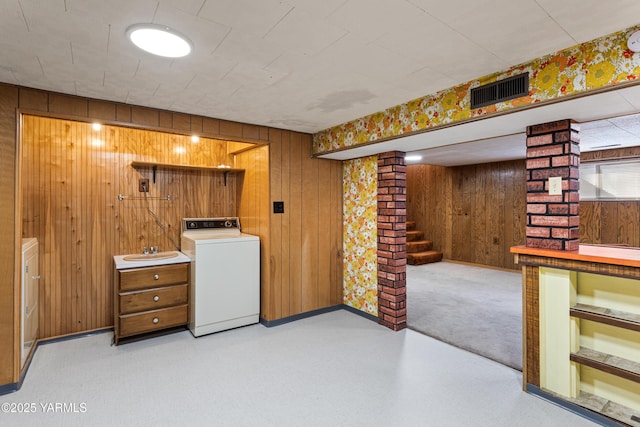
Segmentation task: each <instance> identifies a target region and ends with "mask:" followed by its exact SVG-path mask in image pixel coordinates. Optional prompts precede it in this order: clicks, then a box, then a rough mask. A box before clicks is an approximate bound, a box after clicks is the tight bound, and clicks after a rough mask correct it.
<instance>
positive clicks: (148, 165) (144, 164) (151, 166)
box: [131, 161, 244, 186]
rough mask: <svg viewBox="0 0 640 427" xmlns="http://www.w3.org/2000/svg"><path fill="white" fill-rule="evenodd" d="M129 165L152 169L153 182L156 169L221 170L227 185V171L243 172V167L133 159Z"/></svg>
mask: <svg viewBox="0 0 640 427" xmlns="http://www.w3.org/2000/svg"><path fill="white" fill-rule="evenodd" d="M131 166H132V167H134V168H136V169H151V170H152V171H153V183H154V184H155V182H156V172H157V171H158V169H164V170H189V171H207V172H222V173H223V174H224V185H225V186H226V185H227V174H228V173H239V172H244V169H235V168H227V167H218V166H193V165H177V164H172V163H157V162H140V161H133V162H131Z"/></svg>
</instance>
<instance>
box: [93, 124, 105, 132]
mask: <svg viewBox="0 0 640 427" xmlns="http://www.w3.org/2000/svg"><path fill="white" fill-rule="evenodd" d="M91 128H92V129H93V130H95V131H96V132H98V131H99V130H100V129H102V125H101V124H100V123H93V124H92V125H91Z"/></svg>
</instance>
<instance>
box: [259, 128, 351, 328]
mask: <svg viewBox="0 0 640 427" xmlns="http://www.w3.org/2000/svg"><path fill="white" fill-rule="evenodd" d="M310 153H311V136H310V135H306V134H299V133H294V132H288V131H277V130H275V131H273V132H270V133H269V163H270V166H271V168H270V170H271V172H270V177H269V178H270V187H271V198H270V207H271V203H272V202H273V201H282V202H284V214H274V213H272V211H271V210H270V212H271V213H270V220H269V222H270V224H271V233H270V239H271V253H270V260H269V269H270V270H269V278H268V280H267V282H266V283H265V284H264V286H265V287H263V292H264V293H265V295H264V298H265V299H264V301H263V307H262V310H263V313H262V314H263V318H264V319H266V320H274V319H280V318H284V317H287V316H293V315H295V314H300V313H304V312H308V311H311V310H315V309H319V308H325V307H329V306H332V305H336V304H340V303H342V162H339V161H335V160H325V159H315V158H312V157H311V156H310Z"/></svg>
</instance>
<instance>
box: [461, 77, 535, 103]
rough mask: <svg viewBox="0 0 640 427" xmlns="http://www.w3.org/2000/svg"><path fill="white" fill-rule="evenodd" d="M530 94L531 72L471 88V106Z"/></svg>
mask: <svg viewBox="0 0 640 427" xmlns="http://www.w3.org/2000/svg"><path fill="white" fill-rule="evenodd" d="M527 95H529V73H523V74H518V75H517V76H513V77H509V78H507V79H504V80H499V81H497V82H493V83H489V84H486V85H484V86H478V87H476V88H473V89H471V108H479V107H484V106H485V105H491V104H495V103H497V102H502V101H507V100H509V99H515V98H520V97H521V96H527Z"/></svg>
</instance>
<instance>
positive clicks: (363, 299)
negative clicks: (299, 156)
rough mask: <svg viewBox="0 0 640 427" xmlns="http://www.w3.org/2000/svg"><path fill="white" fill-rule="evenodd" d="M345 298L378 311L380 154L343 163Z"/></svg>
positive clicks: (363, 308) (351, 303)
mask: <svg viewBox="0 0 640 427" xmlns="http://www.w3.org/2000/svg"><path fill="white" fill-rule="evenodd" d="M342 177H343V179H342V185H343V196H342V197H343V218H344V223H343V233H344V236H343V253H344V283H343V302H344V304H346V305H348V306H351V307H353V308H355V309H358V310H361V311H364V312H366V313H369V314H371V315H374V316H377V315H378V244H377V240H378V208H377V204H378V156H370V157H364V158H360V159H355V160H347V161H345V162H344V163H343V175H342Z"/></svg>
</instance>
